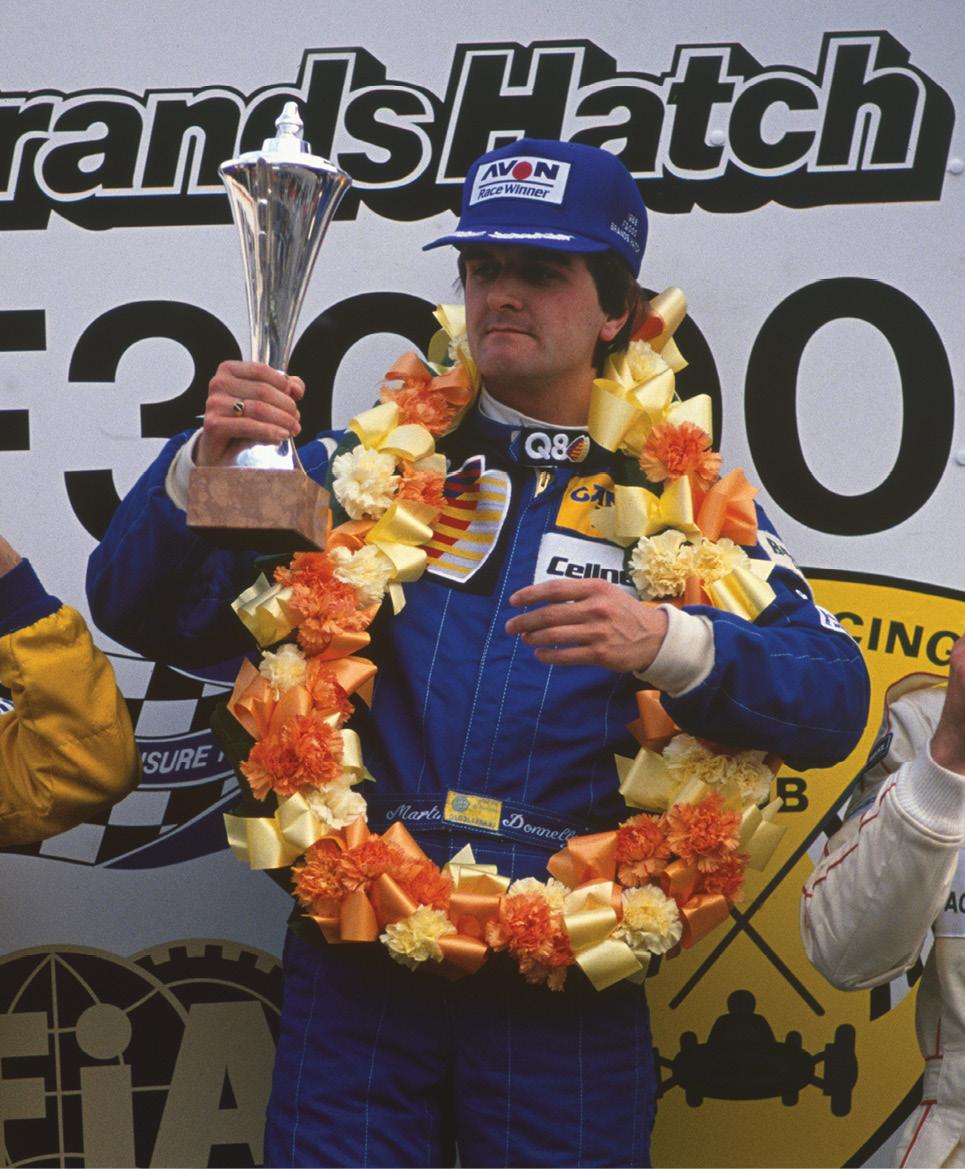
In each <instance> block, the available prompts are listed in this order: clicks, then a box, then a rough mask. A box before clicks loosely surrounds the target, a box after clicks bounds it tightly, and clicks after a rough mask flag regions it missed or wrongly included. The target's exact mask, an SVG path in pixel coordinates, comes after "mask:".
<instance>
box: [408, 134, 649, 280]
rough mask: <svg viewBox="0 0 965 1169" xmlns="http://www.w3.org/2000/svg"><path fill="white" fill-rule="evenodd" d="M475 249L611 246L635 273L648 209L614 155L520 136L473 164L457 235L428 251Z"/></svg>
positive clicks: (569, 249)
mask: <svg viewBox="0 0 965 1169" xmlns="http://www.w3.org/2000/svg"><path fill="white" fill-rule="evenodd" d="M473 243H493V244H518V245H519V246H520V247H528V248H551V249H553V250H554V251H558V252H603V251H606V250H607V248H612V249H613V250H614V251H615V252H618V253H619V254H620V255H621V256H623V258H624V259H625V260H626V261H627V263H628V264H629V265H630V267H631V269H632V270H633V273H634V275H637V274H638V273H639V271H640V261H641V260H642V259H643V250H644V248H645V247H646V244H647V208H646V207H645V206H644V202H643V199H642V198H641V197H640V192H639V191H638V190H637V184H636V183H635V182H634V181H633V178H632V176H631V175H630V172H629V171H628V170H627V168H626V167H625V166H624V165H623V163H622V162H621V161H620V160H619V159H618V158H617V157H616V155H614V154H610V152H609V151H607V150H601V149H600V148H599V147H597V146H586V145H583V144H582V143H578V142H557V141H555V140H554V139H549V138H520V139H519V141H518V142H513V143H511V144H510V145H509V146H501V147H500V148H499V149H498V150H491V151H490V152H489V153H488V154H484V155H483V156H482V157H481V158H478V159H477V160H476V161H475V162H474V163H473V164H472V166H471V168H470V170H469V174H468V175H467V176H466V182H465V185H464V187H463V191H462V214H461V216H460V217H459V223H458V224H457V225H456V230H455V231H453V232H450V234H449V235H445V236H442V238H441V239H437V240H433V241H432V243H431V244H426V245H425V247H424V248H423V251H428V250H429V248H438V247H441V246H442V245H443V244H454V245H455V246H456V247H461V246H465V245H467V244H473Z"/></svg>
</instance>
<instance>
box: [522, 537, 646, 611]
mask: <svg viewBox="0 0 965 1169" xmlns="http://www.w3.org/2000/svg"><path fill="white" fill-rule="evenodd" d="M546 580H608V581H609V582H610V583H611V584H615V585H620V586H621V588H625V589H626V590H627V591H628V592H629V593H632V594H633V595H634V596H636V589H635V588H634V587H633V581H632V580H631V579H630V575H629V573H628V572H627V571H626V570H625V569H624V567H623V549H622V548H617V547H615V546H614V545H613V544H605V543H604V542H603V541H602V540H601V541H599V542H597V541H592V542H591V541H589V540H580V539H577V538H576V537H574V536H563V535H561V534H560V533H559V532H548V533H547V534H546V535H545V536H544V537H543V539H542V540H541V541H540V546H539V559H538V560H537V562H536V575H535V578H534V580H533V584H541V583H542V582H543V581H546Z"/></svg>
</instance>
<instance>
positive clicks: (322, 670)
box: [305, 657, 352, 721]
mask: <svg viewBox="0 0 965 1169" xmlns="http://www.w3.org/2000/svg"><path fill="white" fill-rule="evenodd" d="M305 665H306V667H307V669H308V689H309V691H310V692H311V695H312V700H313V702H314V703H315V710H316V711H317V713H319V714H321V715H323V716H325V715H330V714H338V715H339V716H340V721H341V720H343V719H346V718H348V716H349V715H350V714H351V713H352V703H351V702H350V701H349V696H348V694H347V693H346V691H345V688H344V687H343V686H341V685H340V684H339V683H338V682H337V681H336V678H335V671H334V670H333V669H332V667H331V666H330V665H328V663H326V662H324V661H322V659H321V658H318V657H312V658H307V659H306V661H305Z"/></svg>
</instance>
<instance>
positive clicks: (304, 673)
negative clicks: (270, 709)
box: [258, 642, 308, 698]
mask: <svg viewBox="0 0 965 1169" xmlns="http://www.w3.org/2000/svg"><path fill="white" fill-rule="evenodd" d="M258 672H259V673H260V674H262V676H263V677H265V678H267V679H268V681H269V682H270V683H271V688H272V690H273V691H274V694H275V697H276V698H281V696H282V695H283V694H284V693H285V691H286V690H290V689H291V688H292V686H304V685H306V684H307V681H308V667H307V666H306V664H305V655H304V654H303V653H302V651H301V650H300V649H299V648H298V646H297V645H293V644H292V643H291V642H286V643H285V645H283V646H281V648H280V649H278V650H277V651H276V652H275V653H265V654H263V655H262V659H261V665H260V666H259V667H258Z"/></svg>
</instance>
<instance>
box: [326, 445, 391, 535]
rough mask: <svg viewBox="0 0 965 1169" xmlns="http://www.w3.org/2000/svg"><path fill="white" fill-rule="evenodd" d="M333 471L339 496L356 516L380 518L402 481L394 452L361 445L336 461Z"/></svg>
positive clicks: (355, 517) (333, 480)
mask: <svg viewBox="0 0 965 1169" xmlns="http://www.w3.org/2000/svg"><path fill="white" fill-rule="evenodd" d="M332 475H333V479H332V488H333V490H334V491H335V498H336V499H337V500H338V501H339V503H340V504H341V505H342V507H344V508H345V510H346V512H348V514H349V516H350V517H351V518H352V519H353V520H361V519H370V520H377V519H379V518H380V517H381V516H382V515H383V514H384V513H385V511H386V509H387V508H388V506H389V504H390V503H391V502H392V498H393V496H394V495H395V493H396V491H397V489H398V486H399V484H400V483H401V481H402V479H401V476H399V475H396V474H395V456H394V455H390V454H383V453H382V452H381V451H373V450H370V449H369V448H368V447H366V446H361V445H360V446H357V447H353V448H352V449H351V450H350V451H346V452H345V453H344V454H341V455H339V456H338V457H337V458H336V459H335V460H334V461H333V463H332Z"/></svg>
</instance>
